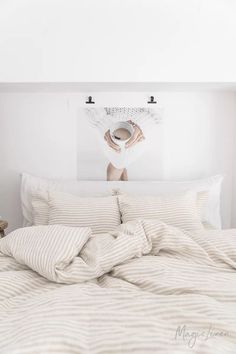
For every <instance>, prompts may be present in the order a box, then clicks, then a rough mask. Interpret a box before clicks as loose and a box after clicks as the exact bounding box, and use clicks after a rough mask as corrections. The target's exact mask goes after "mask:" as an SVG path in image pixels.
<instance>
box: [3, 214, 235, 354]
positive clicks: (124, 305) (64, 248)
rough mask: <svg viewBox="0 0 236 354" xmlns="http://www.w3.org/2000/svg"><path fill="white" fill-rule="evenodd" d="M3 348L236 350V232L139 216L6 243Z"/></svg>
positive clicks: (40, 230)
mask: <svg viewBox="0 0 236 354" xmlns="http://www.w3.org/2000/svg"><path fill="white" fill-rule="evenodd" d="M0 353H1V354H26V353H27V354H29V353H30V354H38V353H40V354H41V353H43V354H47V353H65V354H67V353H108V354H110V353H111V354H112V353H163V354H164V353H165V354H172V353H173V354H185V353H199V354H208V353H212V354H228V353H230V354H231V353H232V354H235V353H236V230H229V231H213V230H211V231H205V230H204V231H201V232H197V233H190V232H186V231H185V232H183V231H181V230H180V229H177V228H174V227H170V226H168V225H165V224H163V223H161V222H159V221H157V220H138V221H133V222H130V223H127V224H124V225H122V226H120V227H119V228H118V229H117V230H116V231H114V232H110V233H109V234H102V235H101V234H99V235H92V234H91V231H90V229H89V228H70V227H65V226H59V225H52V226H35V227H29V228H23V229H19V230H16V231H14V232H13V233H11V234H10V235H8V236H7V237H5V238H4V239H2V240H0Z"/></svg>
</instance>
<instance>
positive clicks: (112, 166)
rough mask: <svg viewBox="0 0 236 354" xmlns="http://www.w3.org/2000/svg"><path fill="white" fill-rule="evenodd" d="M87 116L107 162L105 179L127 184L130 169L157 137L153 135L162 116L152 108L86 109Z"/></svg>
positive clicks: (96, 143)
mask: <svg viewBox="0 0 236 354" xmlns="http://www.w3.org/2000/svg"><path fill="white" fill-rule="evenodd" d="M85 114H86V116H87V124H89V125H90V128H92V130H93V133H94V134H95V135H96V142H95V145H97V146H100V147H101V149H100V150H102V152H103V155H104V157H105V159H106V161H107V163H106V180H108V181H128V180H129V169H130V168H132V165H133V164H134V163H136V162H137V161H138V160H139V159H140V158H141V156H143V155H144V154H145V152H146V151H147V150H148V147H149V146H150V144H152V142H153V141H152V140H153V139H155V137H157V135H155V134H154V135H153V132H154V131H155V130H156V129H157V128H158V125H159V124H160V123H161V116H160V113H159V112H158V111H157V110H156V109H152V108H141V107H135V108H127V107H102V108H86V109H85ZM92 130H91V131H92ZM88 143H89V144H91V142H88ZM97 151H98V150H97ZM140 168H142V166H140Z"/></svg>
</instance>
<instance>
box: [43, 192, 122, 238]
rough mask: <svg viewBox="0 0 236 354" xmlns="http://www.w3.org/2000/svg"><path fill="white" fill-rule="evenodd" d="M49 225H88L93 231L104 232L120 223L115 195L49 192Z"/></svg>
mask: <svg viewBox="0 0 236 354" xmlns="http://www.w3.org/2000/svg"><path fill="white" fill-rule="evenodd" d="M48 223H49V225H57V224H58V225H64V226H74V227H90V228H91V229H92V232H93V233H96V234H99V233H106V232H109V231H112V230H114V229H115V228H116V227H117V226H118V225H120V211H119V207H118V200H117V197H113V196H110V197H99V198H98V197H95V198H92V197H90V198H86V197H81V198H80V197H77V196H74V195H72V194H67V193H60V192H53V193H49V220H48Z"/></svg>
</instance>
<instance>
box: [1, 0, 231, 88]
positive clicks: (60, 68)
mask: <svg viewBox="0 0 236 354" xmlns="http://www.w3.org/2000/svg"><path fill="white" fill-rule="evenodd" d="M235 15H236V2H235V1H234V0H178V1H176V0H21V1H19V0H2V1H1V2H0V81H1V82H4V81H11V82H21V81H24V82H27V81H31V82H32V81H34V82H35V81H37V82H40V81H48V82H53V81H57V82H60V81H61V82H62V81H65V82H68V81H72V82H76V81H80V82H81V81H84V82H86V81H92V82H96V81H97V82H101V81H102V82H104V81H105V82H106V81H108V82H110V81H119V82H120V81H124V82H128V81H135V82H137V81H150V82H153V81H197V82H199V81H205V82H207V81H216V82H217V81H218V82H221V81H236V66H235V61H236V49H235V45H234V43H235V42H236V21H235Z"/></svg>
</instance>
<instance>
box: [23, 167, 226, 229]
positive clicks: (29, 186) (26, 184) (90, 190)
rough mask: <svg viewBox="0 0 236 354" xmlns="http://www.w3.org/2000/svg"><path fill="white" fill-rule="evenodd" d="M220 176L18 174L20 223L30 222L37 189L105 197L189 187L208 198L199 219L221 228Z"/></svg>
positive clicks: (163, 192) (155, 193)
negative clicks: (90, 178) (179, 178)
mask: <svg viewBox="0 0 236 354" xmlns="http://www.w3.org/2000/svg"><path fill="white" fill-rule="evenodd" d="M222 180H223V176H221V175H218V176H214V177H209V178H204V179H199V180H193V181H182V182H173V181H154V182H152V181H145V182H144V181H128V182H123V181H109V182H107V181H76V180H60V179H46V178H38V177H34V176H31V175H29V174H25V173H24V174H22V183H21V202H22V212H23V216H24V226H29V225H33V205H32V197H33V195H34V196H35V194H37V193H38V192H40V193H41V192H42V193H47V192H48V191H49V190H50V191H60V192H65V193H71V194H74V195H79V196H86V197H89V196H101V195H102V196H105V195H112V190H113V189H120V190H121V191H122V192H125V193H129V194H131V195H151V196H158V195H171V194H172V195H176V194H177V193H183V192H186V191H189V190H192V191H195V192H203V191H207V192H208V200H207V203H206V205H205V208H204V210H203V212H202V222H204V224H205V223H206V224H209V225H210V226H211V227H213V228H221V216H220V194H221V184H222Z"/></svg>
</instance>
